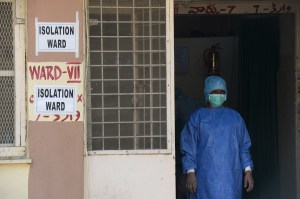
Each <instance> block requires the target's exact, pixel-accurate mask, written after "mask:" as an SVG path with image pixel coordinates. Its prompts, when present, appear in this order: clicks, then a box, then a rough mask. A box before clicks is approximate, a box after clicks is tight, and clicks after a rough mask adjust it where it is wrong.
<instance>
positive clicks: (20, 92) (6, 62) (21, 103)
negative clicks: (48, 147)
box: [0, 0, 26, 158]
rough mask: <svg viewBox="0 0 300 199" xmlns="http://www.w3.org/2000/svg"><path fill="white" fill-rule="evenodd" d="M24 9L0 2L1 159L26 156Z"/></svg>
mask: <svg viewBox="0 0 300 199" xmlns="http://www.w3.org/2000/svg"><path fill="white" fill-rule="evenodd" d="M24 5H25V4H24V0H0V158H6V157H24V156H25V146H26V143H25V137H26V136H25V135H26V134H25V123H26V120H25V115H26V112H25V7H24ZM15 38H18V39H15Z"/></svg>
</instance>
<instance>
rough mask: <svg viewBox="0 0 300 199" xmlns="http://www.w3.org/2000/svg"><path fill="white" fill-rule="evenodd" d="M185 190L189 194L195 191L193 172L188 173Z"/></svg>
mask: <svg viewBox="0 0 300 199" xmlns="http://www.w3.org/2000/svg"><path fill="white" fill-rule="evenodd" d="M186 188H187V189H188V191H189V192H196V191H197V178H196V175H195V173H194V172H190V173H188V174H187V179H186Z"/></svg>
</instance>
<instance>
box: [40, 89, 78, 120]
mask: <svg viewBox="0 0 300 199" xmlns="http://www.w3.org/2000/svg"><path fill="white" fill-rule="evenodd" d="M76 97H77V95H76V87H75V86H68V87H67V86H59V87H58V86H36V87H35V113H36V114H75V113H76Z"/></svg>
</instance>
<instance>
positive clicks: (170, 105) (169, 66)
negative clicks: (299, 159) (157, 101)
mask: <svg viewBox="0 0 300 199" xmlns="http://www.w3.org/2000/svg"><path fill="white" fill-rule="evenodd" d="M165 3H166V15H165V16H166V70H167V71H166V85H167V88H166V92H167V94H166V103H167V104H166V106H167V111H166V112H167V113H166V114H167V132H166V135H167V148H166V149H145V150H141V149H133V150H88V148H89V147H88V118H89V115H88V114H87V108H88V107H87V106H88V105H89V102H88V101H87V97H86V98H85V100H86V101H85V107H84V110H85V114H84V117H85V119H84V121H85V127H84V128H85V133H84V134H85V135H84V137H85V153H86V155H124V154H126V155H130V154H131V155H139V154H171V153H175V115H174V114H175V105H174V104H175V102H174V100H175V99H174V97H173V96H174V36H173V35H174V17H173V15H174V11H173V1H169V0H165ZM85 12H86V20H85V22H86V27H85V30H86V42H85V43H86V66H87V67H88V66H89V59H90V57H89V50H90V47H89V7H88V0H86V1H85ZM86 70H87V71H88V69H87V68H86ZM87 85H88V73H86V79H85V88H87V87H86V86H87ZM85 95H86V96H87V92H86V93H85Z"/></svg>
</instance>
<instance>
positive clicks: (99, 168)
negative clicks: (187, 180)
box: [85, 154, 175, 199]
mask: <svg viewBox="0 0 300 199" xmlns="http://www.w3.org/2000/svg"><path fill="white" fill-rule="evenodd" d="M85 161H86V169H85V171H86V180H87V181H86V183H85V184H86V197H85V198H88V199H100V198H101V199H175V165H174V164H175V163H174V157H173V156H172V155H171V154H170V155H157V154H156V155H98V156H88V157H86V159H85Z"/></svg>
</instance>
